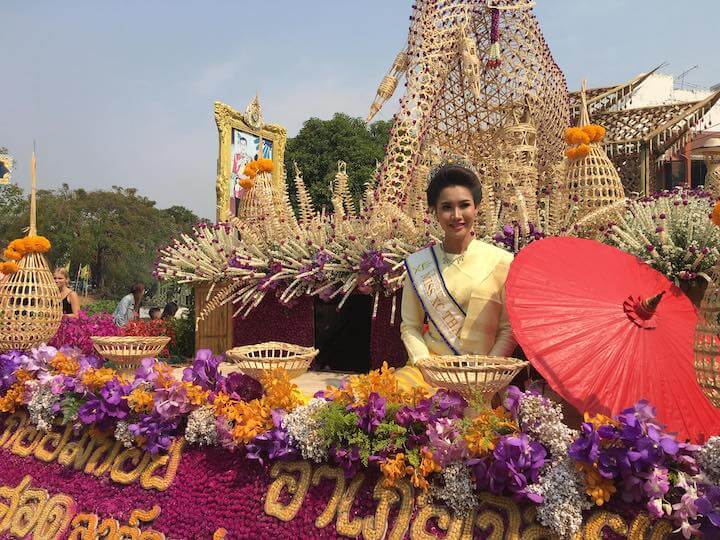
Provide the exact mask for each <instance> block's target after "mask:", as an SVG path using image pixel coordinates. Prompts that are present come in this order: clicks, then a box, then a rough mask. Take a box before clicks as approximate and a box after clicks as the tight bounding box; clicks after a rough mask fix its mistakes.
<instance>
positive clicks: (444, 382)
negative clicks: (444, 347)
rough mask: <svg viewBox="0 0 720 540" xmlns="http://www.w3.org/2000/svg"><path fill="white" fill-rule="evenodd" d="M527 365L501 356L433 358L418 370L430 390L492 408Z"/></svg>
mask: <svg viewBox="0 0 720 540" xmlns="http://www.w3.org/2000/svg"><path fill="white" fill-rule="evenodd" d="M527 365H528V362H525V361H523V360H518V359H517V358H506V357H499V356H482V355H473V354H469V355H462V356H432V357H430V358H426V359H422V360H418V362H417V363H416V366H417V367H418V368H419V369H420V372H421V373H422V375H423V378H424V379H425V382H427V383H428V384H430V385H431V386H436V387H439V388H446V389H447V390H453V391H455V392H458V393H459V394H461V395H462V396H463V397H464V398H465V399H467V400H468V403H469V404H470V405H471V407H472V408H476V409H480V408H483V407H489V406H490V402H491V401H492V398H493V396H495V394H497V393H498V392H499V391H500V390H502V389H503V388H505V387H506V386H507V385H508V384H510V381H512V380H513V378H514V377H515V375H517V374H518V373H519V372H520V370H522V369H523V368H524V367H526V366H527Z"/></svg>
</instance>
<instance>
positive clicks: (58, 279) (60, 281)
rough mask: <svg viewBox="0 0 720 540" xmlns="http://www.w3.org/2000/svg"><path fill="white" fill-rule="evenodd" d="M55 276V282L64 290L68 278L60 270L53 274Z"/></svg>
mask: <svg viewBox="0 0 720 540" xmlns="http://www.w3.org/2000/svg"><path fill="white" fill-rule="evenodd" d="M53 278H55V283H56V284H57V286H58V289H60V290H62V289H63V288H64V287H66V286H67V278H66V277H65V276H64V275H62V274H61V273H60V272H55V274H53Z"/></svg>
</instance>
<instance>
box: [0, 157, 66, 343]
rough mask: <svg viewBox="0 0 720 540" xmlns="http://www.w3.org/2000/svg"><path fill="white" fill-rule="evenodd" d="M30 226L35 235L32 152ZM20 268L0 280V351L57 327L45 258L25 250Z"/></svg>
mask: <svg viewBox="0 0 720 540" xmlns="http://www.w3.org/2000/svg"><path fill="white" fill-rule="evenodd" d="M31 173H32V184H31V191H30V229H29V231H28V236H36V235H37V227H36V214H37V210H36V208H37V206H36V198H35V191H36V188H35V182H36V180H35V154H33V161H32V167H31ZM18 266H19V267H20V269H19V270H18V271H17V272H15V273H14V274H11V275H10V276H9V277H7V278H6V279H5V280H3V281H2V282H0V352H6V351H10V350H13V349H19V350H29V349H31V348H33V347H37V346H39V345H41V344H43V343H46V342H47V341H48V340H50V338H52V337H53V336H54V335H55V333H56V332H57V330H58V328H59V327H60V321H61V320H62V299H61V298H60V291H59V290H58V286H57V285H56V284H55V280H54V279H53V275H52V273H51V272H50V268H49V267H48V263H47V261H46V260H45V257H44V256H43V255H42V254H40V253H28V254H26V255H25V256H23V258H22V259H20V261H18Z"/></svg>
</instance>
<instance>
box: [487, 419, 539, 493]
mask: <svg viewBox="0 0 720 540" xmlns="http://www.w3.org/2000/svg"><path fill="white" fill-rule="evenodd" d="M546 456H547V451H546V450H545V448H544V447H543V446H542V445H541V444H540V443H537V442H534V441H531V440H530V439H529V438H528V436H527V435H525V434H524V433H521V434H520V435H518V436H513V435H504V436H503V437H501V438H500V440H499V441H498V444H497V446H496V447H495V450H494V451H493V454H492V460H490V458H485V459H483V460H478V461H477V462H475V461H474V460H473V463H474V466H473V473H474V476H475V482H476V483H477V486H478V489H480V490H490V491H491V492H492V493H495V494H496V495H500V494H502V493H503V492H504V491H505V490H507V491H509V492H510V493H512V494H513V498H515V499H519V500H522V499H531V500H534V499H536V498H533V497H532V496H531V494H529V493H528V492H527V491H526V488H527V486H528V485H530V484H533V483H536V482H537V481H538V478H539V476H540V469H541V468H542V467H543V466H544V465H545V457H546ZM488 461H489V463H488Z"/></svg>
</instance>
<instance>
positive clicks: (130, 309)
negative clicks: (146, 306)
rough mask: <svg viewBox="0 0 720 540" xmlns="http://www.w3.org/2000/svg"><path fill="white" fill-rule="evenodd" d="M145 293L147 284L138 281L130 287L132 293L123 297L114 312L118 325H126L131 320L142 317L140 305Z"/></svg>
mask: <svg viewBox="0 0 720 540" xmlns="http://www.w3.org/2000/svg"><path fill="white" fill-rule="evenodd" d="M144 295H145V285H144V284H143V283H140V282H137V283H134V284H133V286H132V287H130V293H129V294H126V295H125V296H123V297H122V300H120V302H119V303H118V305H117V307H116V308H115V313H114V314H113V320H114V321H115V324H117V325H118V326H125V325H126V324H127V323H128V322H129V321H131V320H133V319H137V318H139V317H140V305H141V304H142V299H143V296H144Z"/></svg>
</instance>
